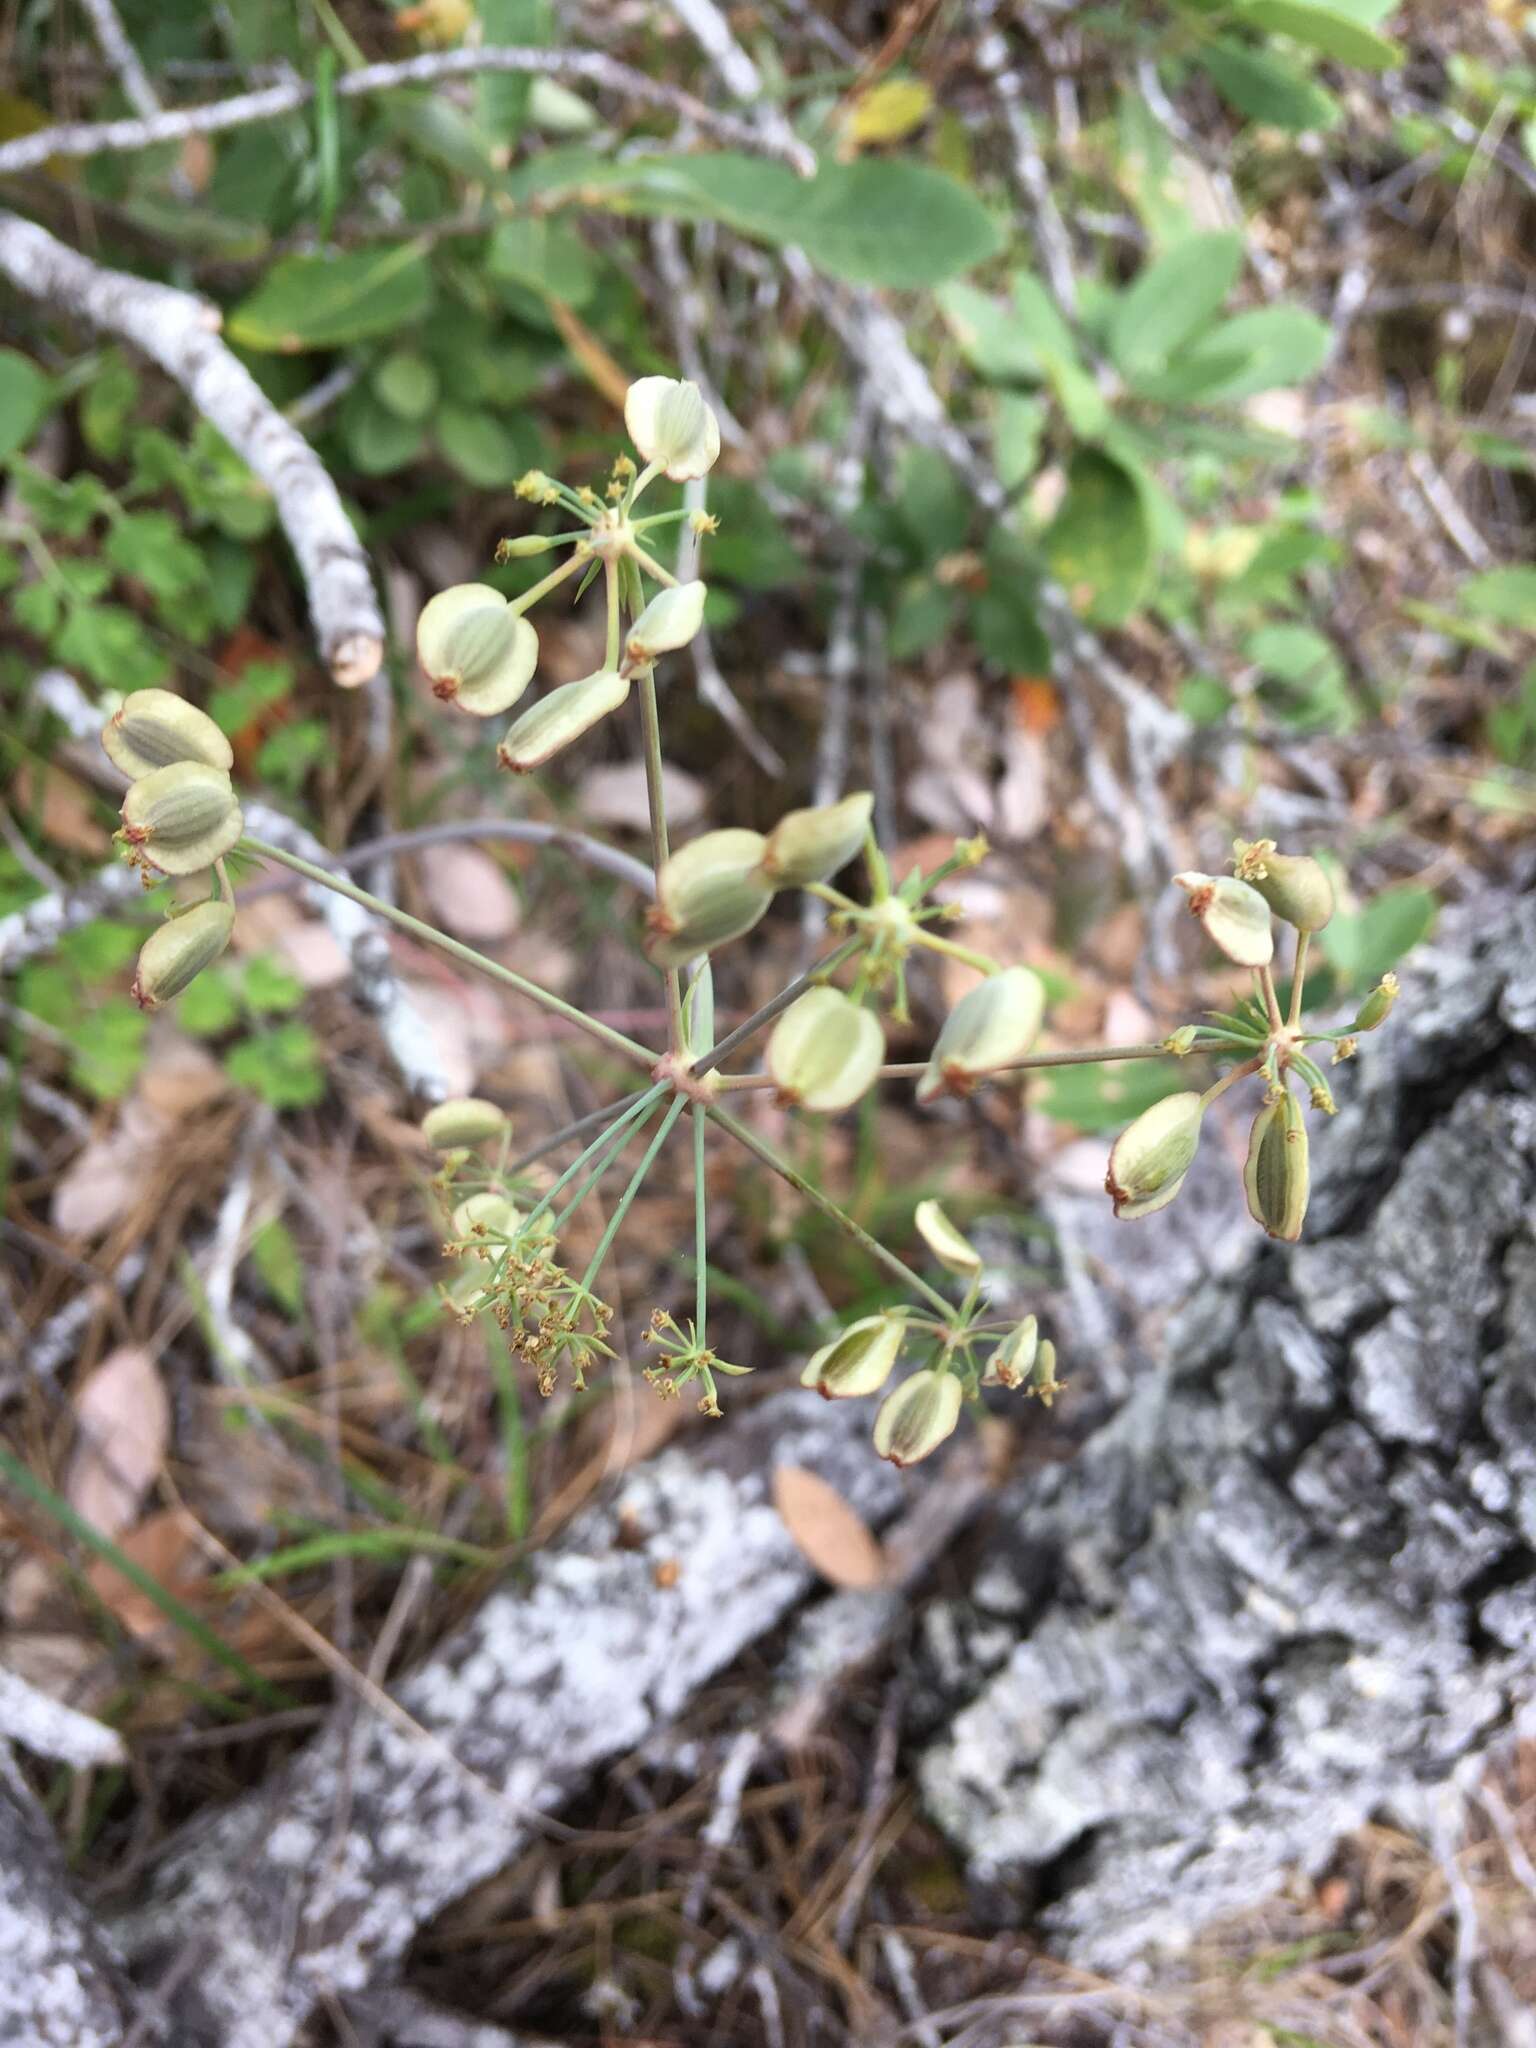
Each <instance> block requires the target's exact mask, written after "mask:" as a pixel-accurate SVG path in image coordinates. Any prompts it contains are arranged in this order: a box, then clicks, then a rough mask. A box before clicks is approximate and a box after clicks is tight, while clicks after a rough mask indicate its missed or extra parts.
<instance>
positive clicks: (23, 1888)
mask: <svg viewBox="0 0 1536 2048" xmlns="http://www.w3.org/2000/svg"><path fill="white" fill-rule="evenodd" d="M130 2010H131V2008H130V1997H129V1992H128V1988H127V1984H126V1980H125V1978H124V1976H123V1973H122V1970H121V1968H120V1966H119V1963H118V1960H117V1957H116V1956H115V1955H114V1954H113V1953H112V1951H111V1949H110V1948H109V1947H108V1946H107V1944H106V1942H105V1941H104V1940H103V1938H102V1936H101V1935H100V1933H99V1932H98V1931H97V1928H96V1926H95V1924H94V1922H93V1921H92V1919H91V1917H90V1915H89V1914H88V1913H86V1911H85V1910H84V1908H83V1907H82V1906H81V1904H80V1901H79V1900H78V1899H77V1898H76V1897H75V1895H74V1893H73V1891H72V1890H71V1888H70V1884H69V1880H68V1877H67V1875H66V1873H65V1870H64V1862H63V1858H62V1857H61V1856H60V1854H59V1848H58V1843H57V1842H56V1841H55V1839H54V1835H53V1830H52V1829H51V1828H50V1826H49V1825H48V1821H47V1819H46V1817H45V1815H44V1814H43V1813H42V1811H41V1809H40V1808H39V1807H38V1804H37V1802H36V1800H35V1799H34V1798H33V1797H32V1795H31V1793H30V1792H29V1791H28V1789H27V1787H26V1785H25V1784H24V1782H23V1781H22V1778H21V1776H20V1773H19V1772H18V1771H17V1770H16V1768H15V1766H14V1765H13V1764H12V1763H11V1761H10V1758H9V1757H8V1755H7V1754H6V1752H5V1749H4V1746H3V1745H0V2048H118V2044H119V2043H120V2042H121V2041H122V2039H123V2034H124V2030H125V2027H126V2025H127V2022H128V2019H129V2014H130ZM145 2039H146V2041H153V2040H156V2039H158V2036H157V2035H155V2034H153V2033H151V2034H149V2035H146V2036H145Z"/></svg>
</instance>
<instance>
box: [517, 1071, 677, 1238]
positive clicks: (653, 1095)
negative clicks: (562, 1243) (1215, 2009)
mask: <svg viewBox="0 0 1536 2048" xmlns="http://www.w3.org/2000/svg"><path fill="white" fill-rule="evenodd" d="M666 1092H667V1087H666V1083H665V1082H664V1081H658V1082H657V1083H656V1085H655V1087H654V1088H648V1089H647V1090H646V1091H645V1093H644V1094H643V1095H639V1096H637V1097H636V1098H635V1100H634V1101H633V1102H632V1103H631V1104H630V1106H629V1107H628V1108H627V1109H625V1110H622V1111H621V1112H620V1113H619V1114H618V1115H617V1116H616V1117H614V1118H613V1119H612V1121H611V1122H610V1123H608V1124H607V1125H606V1126H605V1128H604V1129H602V1130H601V1131H599V1132H598V1134H597V1136H596V1137H595V1138H594V1139H593V1140H592V1142H591V1144H589V1145H587V1146H585V1147H584V1148H583V1149H582V1150H581V1151H580V1152H579V1153H578V1154H577V1155H576V1157H575V1158H574V1159H573V1160H572V1161H571V1163H570V1165H569V1166H568V1167H567V1168H566V1169H565V1171H564V1173H562V1174H561V1175H560V1177H559V1179H558V1180H556V1181H555V1182H554V1184H553V1186H551V1187H550V1188H548V1189H547V1190H546V1191H545V1193H544V1194H543V1195H542V1196H541V1197H540V1199H539V1202H538V1204H537V1206H536V1207H535V1208H533V1209H531V1210H530V1211H529V1213H528V1216H527V1218H526V1221H525V1224H524V1228H525V1229H526V1227H527V1225H528V1224H530V1223H537V1222H538V1220H539V1218H540V1217H541V1216H542V1215H543V1214H544V1212H545V1210H546V1209H550V1208H553V1206H554V1203H555V1198H556V1196H557V1195H559V1194H562V1193H563V1192H564V1190H565V1189H566V1188H568V1187H569V1186H570V1184H571V1182H572V1181H573V1180H574V1179H575V1178H576V1176H577V1174H578V1173H580V1172H581V1170H582V1168H583V1167H584V1166H585V1165H586V1164H587V1162H588V1161H589V1160H590V1159H593V1158H595V1157H596V1156H597V1154H598V1153H604V1154H605V1157H604V1158H603V1160H602V1163H601V1165H600V1166H599V1167H598V1169H597V1172H596V1173H595V1174H592V1175H589V1176H588V1178H587V1180H586V1181H585V1182H584V1183H583V1184H582V1187H581V1188H580V1190H579V1191H578V1193H577V1195H576V1197H575V1199H574V1200H573V1201H571V1202H568V1203H567V1204H566V1206H565V1208H564V1209H563V1210H562V1211H561V1213H560V1216H559V1219H558V1220H557V1222H556V1225H555V1228H556V1229H557V1230H558V1229H559V1228H560V1227H561V1225H562V1224H563V1223H564V1222H565V1219H566V1217H567V1216H568V1215H569V1214H570V1212H571V1210H572V1209H574V1208H576V1206H577V1205H578V1204H579V1203H580V1202H582V1201H583V1200H584V1199H585V1197H586V1194H587V1191H588V1188H589V1187H590V1186H591V1184H592V1182H593V1181H594V1180H595V1179H597V1178H598V1176H599V1175H601V1174H602V1173H604V1172H606V1170H607V1168H608V1166H609V1164H610V1162H611V1159H612V1157H613V1155H614V1154H616V1153H617V1152H618V1151H620V1150H621V1149H622V1146H623V1142H624V1140H625V1139H626V1138H627V1137H629V1135H630V1134H631V1132H632V1131H633V1129H634V1127H635V1125H636V1124H637V1123H639V1122H640V1121H641V1120H642V1119H643V1118H644V1117H646V1116H647V1115H649V1113H650V1111H651V1110H652V1109H653V1108H654V1107H655V1105H656V1103H657V1101H658V1100H659V1099H660V1098H661V1097H662V1096H663V1095H665V1094H666Z"/></svg>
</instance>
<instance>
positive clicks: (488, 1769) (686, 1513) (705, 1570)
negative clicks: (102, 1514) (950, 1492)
mask: <svg viewBox="0 0 1536 2048" xmlns="http://www.w3.org/2000/svg"><path fill="white" fill-rule="evenodd" d="M852 1406H854V1407H862V1406H863V1404H852ZM868 1427H869V1417H868V1415H867V1413H852V1412H850V1408H849V1407H848V1406H843V1405H840V1404H827V1403H822V1402H819V1401H815V1400H813V1399H811V1398H809V1397H807V1396H805V1395H801V1394H788V1395H784V1396H779V1397H775V1398H773V1399H770V1400H768V1401H766V1402H764V1403H763V1404H762V1405H761V1406H759V1407H758V1408H755V1409H753V1410H751V1411H750V1412H748V1413H746V1414H743V1415H741V1416H740V1417H738V1418H734V1419H732V1420H731V1421H730V1422H729V1423H728V1424H727V1425H725V1426H724V1427H723V1428H722V1429H721V1430H720V1432H719V1433H718V1435H717V1436H716V1437H714V1438H713V1439H711V1440H710V1441H709V1442H708V1444H707V1446H706V1447H705V1448H704V1449H703V1450H702V1451H701V1450H700V1449H699V1448H677V1449H673V1450H669V1451H667V1452H665V1453H663V1454H662V1456H660V1457H659V1458H657V1459H655V1460H654V1461H652V1462H651V1463H650V1464H648V1465H645V1466H642V1467H639V1468H637V1469H636V1470H635V1471H633V1472H631V1473H630V1474H628V1475H627V1476H626V1477H625V1479H624V1480H623V1482H622V1484H621V1485H620V1487H619V1488H618V1490H617V1494H616V1498H615V1499H614V1500H613V1501H611V1502H609V1503H605V1504H604V1505H602V1506H599V1507H594V1508H592V1509H590V1510H588V1511H587V1512H585V1513H583V1514H582V1515H581V1516H579V1517H578V1519H577V1520H576V1521H575V1522H574V1523H573V1524H572V1526H571V1528H570V1530H569V1531H568V1533H567V1534H566V1535H565V1536H564V1537H563V1538H562V1539H561V1541H560V1542H559V1543H557V1544H555V1545H553V1546H551V1548H549V1549H548V1550H546V1551H543V1552H541V1553H540V1554H539V1555H538V1556H536V1557H535V1558H533V1559H532V1560H531V1561H530V1563H529V1565H528V1568H527V1573H526V1577H525V1578H524V1580H523V1582H522V1583H521V1584H514V1585H508V1586H506V1587H505V1588H503V1589H502V1590H500V1591H498V1592H496V1593H495V1594H493V1595H492V1596H491V1598H490V1599H489V1600H488V1601H487V1602H486V1603H485V1605H484V1606H483V1607H482V1608H481V1609H480V1611H479V1612H478V1613H477V1614H476V1615H475V1616H474V1618H473V1619H472V1620H471V1621H470V1622H469V1624H468V1625H467V1626H466V1627H465V1628H464V1629H462V1630H461V1631H460V1632H459V1633H458V1634H457V1635H455V1636H453V1637H452V1638H451V1639H450V1640H449V1641H447V1642H446V1643H445V1644H444V1645H443V1647H442V1648H441V1649H440V1650H439V1651H438V1653H437V1654H436V1655H435V1656H434V1657H433V1658H432V1659H431V1660H430V1662H428V1663H427V1664H426V1665H425V1666H424V1667H423V1668H422V1669H420V1670H419V1671H418V1672H416V1674H415V1675H414V1676H413V1677H411V1678H409V1679H407V1680H406V1681H405V1682H404V1683H403V1684H402V1685H401V1686H400V1688H399V1690H398V1693H397V1695H396V1697H397V1699H398V1702H399V1704H400V1706H401V1707H402V1708H403V1709H404V1710H405V1712H406V1713H407V1714H409V1715H410V1716H411V1717H412V1719H413V1720H414V1721H415V1722H417V1723H418V1724H420V1727H421V1728H422V1729H424V1730H425V1731H426V1735H425V1737H424V1736H422V1735H418V1734H412V1733H411V1732H409V1731H408V1730H406V1729H404V1728H402V1727H401V1726H399V1725H397V1724H396V1723H395V1722H392V1721H390V1720H387V1719H385V1718H382V1717H380V1716H377V1715H375V1714H373V1713H370V1712H369V1711H367V1710H366V1709H365V1710H363V1711H362V1713H361V1717H360V1719H359V1721H358V1723H357V1726H356V1728H355V1731H354V1734H353V1736H352V1739H351V1744H350V1749H349V1744H348V1736H347V1731H346V1728H345V1726H344V1725H343V1724H342V1723H340V1722H338V1723H336V1724H335V1725H333V1726H330V1727H328V1728H327V1729H326V1730H325V1731H324V1732H323V1733H322V1734H321V1735H320V1736H319V1737H318V1738H317V1739H316V1740H315V1741H314V1742H313V1743H312V1744H311V1745H310V1746H309V1747H308V1748H307V1749H305V1750H304V1751H303V1752H302V1753H301V1754H300V1756H299V1757H298V1758H297V1759H296V1761H295V1762H294V1763H293V1764H292V1765H291V1766H290V1767H289V1768H288V1769H286V1770H285V1771H283V1772H282V1773H280V1774H279V1775H278V1776H277V1778H276V1779H275V1781H273V1782H272V1783H270V1784H268V1785H266V1786H264V1787H263V1788H262V1789H261V1790H260V1791H259V1792H258V1793H256V1794H253V1795H252V1796H251V1797H249V1798H246V1799H243V1800H241V1801H240V1802H239V1803H238V1804H237V1805H235V1806H234V1807H232V1808H231V1809H229V1810H227V1811H225V1812H223V1813H222V1814H220V1815H218V1816H217V1817H215V1818H214V1819H213V1820H212V1821H211V1822H209V1823H206V1824H195V1825H194V1826H192V1827H191V1828H190V1829H189V1831H188V1832H187V1834H186V1835H185V1837H184V1838H183V1839H181V1840H179V1841H178V1842H177V1843H175V1844H174V1845H173V1849H172V1852H171V1854H170V1855H169V1856H168V1858H167V1859H166V1861H165V1863H164V1864H163V1865H162V1867H161V1869H160V1871H159V1873H158V1876H157V1878H156V1881H155V1883H154V1886H153V1892H152V1896H151V1897H150V1899H149V1901H148V1902H147V1903H146V1904H145V1905H144V1906H142V1907H140V1908H138V1909H137V1910H135V1911H133V1912H131V1913H130V1914H128V1915H127V1916H126V1917H125V1919H124V1920H123V1921H122V1923H121V1924H120V1926H119V1927H118V1929H117V1932H118V1934H119V1936H120V1938H121V1939H122V1941H123V1943H124V1946H125V1948H126V1949H127V1950H128V1952H129V1954H130V1957H131V1958H132V1959H133V1960H134V1962H135V1963H136V1965H137V1966H138V1967H139V1968H140V1970H141V1971H143V1972H145V1973H146V1974H148V1975H151V1976H153V1975H156V1974H158V1973H159V1972H160V1971H161V1970H162V1969H166V1968H169V1967H170V1966H171V1965H172V1964H173V1962H174V1960H175V1958H176V1956H177V1955H178V1954H179V1953H180V1952H181V1951H182V1950H183V1947H184V1944H185V1943H186V1942H187V1941H188V1940H190V1939H195V1938H197V1937H198V1936H199V1935H202V1934H204V1933H207V1934H208V1935H209V1936H210V1938H211V1940H212V1942H213V1944H214V1949H215V1958H214V1960H213V1962H212V1964H211V1966H210V1967H209V1968H207V1969H205V1970H200V1971H197V1972H193V1973H190V1974H189V1975H188V1976H187V1978H186V1981H185V1982H184V1983H183V1984H182V1985H181V1987H180V1988H179V1990H178V1991H177V1992H176V1993H175V1995H174V1998H173V2004H172V2010H173V2015H174V2022H175V2038H176V2041H177V2043H178V2044H179V2048H204V2044H207V2048H215V2044H216V2048H285V2044H286V2043H287V2042H289V2041H290V2040H291V2039H292V2037H293V2035H294V2033H295V2032H296V2031H297V2029H298V2027H299V2026H300V2025H301V2024H302V2022H303V2020H304V2018H305V2016H306V2015H307V2014H308V2013H309V2011H310V2010H311V2008H312V2007H313V2006H314V2004H315V2003H316V2001H317V1999H318V1998H319V1996H320V1995H321V1993H322V1992H326V1991H334V1992H337V1993H340V1994H346V1993H355V1992H358V1991H361V1990H363V1989H365V1988H366V1987H367V1986H368V1985H369V1984H371V1983H374V1982H378V1981H387V1979H388V1978H389V1976H390V1974H391V1970H392V1967H393V1965H394V1964H395V1963H396V1962H397V1960H398V1959H399V1958H400V1957H401V1955H402V1954H403V1953H404V1951H405V1949H406V1948H407V1946H408V1945H409V1943H410V1942H411V1940H412V1938H413V1936H414V1935H415V1934H416V1932H417V1930H418V1929H419V1928H420V1927H422V1926H423V1925H424V1924H425V1923H426V1922H427V1921H428V1920H430V1919H431V1918H432V1916H433V1915H434V1914H436V1913H438V1912H439V1911H440V1910H441V1909H442V1908H443V1907H444V1906H446V1905H447V1904H448V1903H449V1902H450V1901H451V1900H453V1899H455V1898H457V1897H459V1896H460V1895H461V1894H462V1893H464V1892H465V1891H467V1890H468V1889H469V1887H470V1886H472V1885H474V1884H476V1883H478V1882H479V1881H480V1880H481V1879H482V1878H484V1877H487V1876H489V1875H491V1874H492V1873H493V1872H495V1871H496V1870H498V1869H500V1868H502V1867H503V1865H505V1864H506V1863H507V1862H509V1861H510V1860H511V1859H512V1858H513V1857H514V1856H515V1855H516V1854H517V1853H518V1851H519V1849H520V1848H521V1847H522V1846H523V1845H524V1844H525V1843H526V1842H527V1841H528V1840H529V1839H530V1838H531V1837H532V1836H533V1835H534V1834H535V1833H536V1831H537V1830H538V1829H539V1828H540V1826H541V1825H542V1824H543V1820H544V1817H545V1816H547V1815H549V1814H551V1813H554V1812H556V1811H558V1809H559V1807H560V1805H561V1803H562V1802H563V1801H564V1800H565V1799H566V1798H568V1797H569V1796H570V1794H571V1793H572V1792H573V1791H574V1790H576V1789H577V1787H579V1786H580V1785H581V1784H582V1782H583V1781H584V1780H585V1779H586V1778H587V1777H588V1776H589V1775H590V1774H591V1773H592V1772H593V1771H594V1770H595V1769H596V1768H597V1767H598V1766H599V1765H600V1764H602V1763H603V1762H604V1761H605V1760H606V1759H608V1758H610V1757H613V1756H616V1755H620V1754H622V1753H624V1752H626V1751H628V1750H630V1749H632V1748H634V1747H635V1746H636V1745H637V1744H638V1743H640V1742H641V1741H642V1739H643V1738H644V1737H645V1736H646V1735H647V1734H648V1733H650V1732H651V1730H652V1729H654V1728H656V1727H659V1726H660V1725H661V1724H663V1723H664V1722H665V1721H666V1720H667V1719H668V1718H669V1717H671V1716H672V1715H674V1714H676V1713H677V1712H678V1710H679V1709H680V1708H681V1707H682V1706H683V1705H684V1704H685V1703H686V1702H687V1700H688V1699H689V1698H690V1697H691V1695H692V1694H693V1692H694V1691H695V1690H696V1689H697V1688H698V1687H699V1686H700V1685H701V1684H702V1683H703V1682H704V1681H705V1680H706V1679H708V1678H709V1677H711V1676H712V1675H713V1674H714V1673H715V1672H717V1671H719V1670H720V1669H721V1668H722V1667H723V1666H724V1665H726V1664H728V1663H729V1662H730V1660H731V1659H732V1658H733V1657H735V1656H736V1655H737V1654H738V1653H739V1652H740V1651H741V1650H742V1649H743V1648H744V1647H745V1646H746V1645H747V1644H749V1643H751V1642H752V1641H754V1640H755V1639H756V1638H757V1637H759V1636H761V1635H762V1634H764V1633H765V1632H766V1631H767V1630H769V1629H771V1628H772V1627H773V1626H774V1625H775V1624H776V1623H777V1622H778V1621H779V1620H780V1619H781V1618H782V1617H783V1615H784V1614H785V1613H786V1612H787V1611H788V1609H789V1608H791V1607H792V1606H793V1605H794V1603H795V1602H796V1601H797V1600H798V1599H799V1598H800V1597H801V1596H802V1595H803V1594H804V1593H805V1592H806V1590H807V1588H808V1587H809V1585H810V1583H811V1574H810V1571H809V1568H808V1567H807V1566H806V1564H805V1563H804V1561H803V1560H802V1558H801V1557H800V1555H799V1553H798V1551H797V1550H796V1549H795V1547H794V1545H793V1544H792V1543H791V1541H790V1539H789V1536H788V1534H787V1532H786V1531H785V1529H784V1526H783V1524H782V1522H781V1521H780V1520H779V1517H778V1514H777V1513H776V1511H775V1509H774V1507H773V1504H772V1500H771V1497H770V1493H769V1486H770V1480H771V1474H772V1470H773V1468H774V1466H776V1465H778V1464H788V1465H799V1466H804V1467H807V1468H809V1469H810V1470H812V1471H815V1472H818V1473H819V1474H820V1475H821V1476H822V1477H823V1478H825V1479H827V1480H828V1481H830V1482H831V1484H833V1485H834V1486H836V1487H837V1488H838V1489H839V1490H840V1491H841V1492H842V1493H843V1495H844V1496H845V1497H846V1498H847V1499H848V1500H849V1501H851V1502H852V1504H853V1505H854V1506H855V1507H856V1508H857V1509H858V1510H859V1511H860V1512H861V1513H862V1514H864V1515H865V1516H866V1517H869V1518H871V1519H875V1520H885V1519H887V1518H888V1517H889V1516H890V1514H891V1513H892V1512H893V1511H894V1509H895V1508H896V1506H897V1505H898V1503H899V1501H900V1500H901V1498H902V1496H903V1485H902V1482H901V1481H900V1479H899V1478H898V1477H897V1475H896V1474H895V1473H894V1472H893V1471H892V1469H891V1468H890V1467H889V1466H887V1465H882V1464H881V1463H880V1462H879V1461H878V1460H877V1459H876V1458H875V1457H874V1456H873V1454H872V1452H871V1450H870V1446H869V1439H868ZM673 1563H675V1564H676V1566H677V1567H678V1570H677V1576H676V1579H675V1582H674V1580H673V1578H672V1574H671V1570H670V1566H671V1565H672V1564H673ZM664 1564H665V1565H667V1566H668V1567H669V1569H667V1570H665V1571H659V1570H658V1567H660V1566H662V1565H664Z"/></svg>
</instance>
